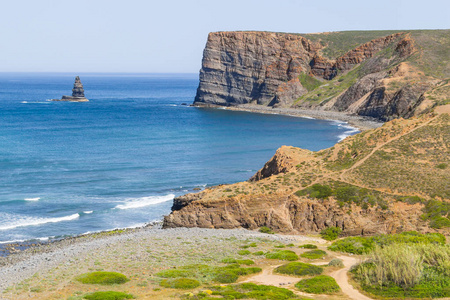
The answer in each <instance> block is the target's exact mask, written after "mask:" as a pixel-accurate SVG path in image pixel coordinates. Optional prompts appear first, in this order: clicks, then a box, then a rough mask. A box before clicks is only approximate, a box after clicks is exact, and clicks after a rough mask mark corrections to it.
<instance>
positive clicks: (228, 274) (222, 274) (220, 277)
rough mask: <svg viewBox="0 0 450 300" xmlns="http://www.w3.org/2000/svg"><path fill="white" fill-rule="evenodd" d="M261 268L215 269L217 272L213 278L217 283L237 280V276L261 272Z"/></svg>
mask: <svg viewBox="0 0 450 300" xmlns="http://www.w3.org/2000/svg"><path fill="white" fill-rule="evenodd" d="M261 271H262V269H261V268H257V267H252V268H240V267H235V268H229V269H226V268H222V269H217V273H216V275H215V276H214V278H213V280H214V281H215V282H219V283H233V282H236V280H238V278H239V276H244V275H249V274H255V273H259V272H261Z"/></svg>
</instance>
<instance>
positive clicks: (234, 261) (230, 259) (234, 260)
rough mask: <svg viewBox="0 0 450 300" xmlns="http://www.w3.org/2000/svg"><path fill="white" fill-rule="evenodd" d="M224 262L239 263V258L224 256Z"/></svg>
mask: <svg viewBox="0 0 450 300" xmlns="http://www.w3.org/2000/svg"><path fill="white" fill-rule="evenodd" d="M222 262H223V263H224V264H235V263H237V260H236V259H234V258H224V259H222Z"/></svg>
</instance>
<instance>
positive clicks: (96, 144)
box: [0, 73, 356, 242]
mask: <svg viewBox="0 0 450 300" xmlns="http://www.w3.org/2000/svg"><path fill="white" fill-rule="evenodd" d="M75 75H80V77H81V81H82V83H83V84H84V89H85V94H86V97H87V98H88V99H90V102H87V103H69V102H52V101H49V99H53V98H61V96H62V95H71V89H72V87H73V82H74V78H75ZM197 86H198V74H51V73H44V74H39V73H35V74H26V73H0V242H11V241H27V240H34V239H40V240H46V239H48V238H51V239H53V238H61V237H66V236H71V235H78V234H83V233H87V232H96V231H102V230H110V229H115V228H127V227H136V226H142V225H144V224H145V223H148V222H150V221H154V220H160V219H162V217H163V216H164V215H166V214H169V213H170V208H171V205H172V200H173V198H174V197H175V196H179V195H182V194H185V193H188V192H193V189H194V188H201V189H203V188H205V187H208V186H213V185H217V184H221V183H234V182H237V181H242V180H247V179H248V178H249V177H250V176H252V175H253V174H254V173H255V172H256V171H257V170H258V169H259V168H261V167H262V166H263V165H264V163H265V162H266V161H267V160H269V159H270V158H271V157H272V155H273V154H274V153H275V150H276V149H277V148H278V147H280V146H281V145H292V146H296V147H302V148H306V149H310V150H320V149H323V148H328V147H331V146H332V145H334V144H335V143H336V142H338V141H339V140H340V139H342V138H343V137H345V136H347V135H349V134H353V133H355V132H356V131H355V130H354V129H352V128H349V127H348V126H346V124H345V123H342V122H337V121H325V120H314V119H306V118H295V117H287V116H280V115H264V114H254V113H246V112H236V111H228V110H223V109H206V108H195V107H190V106H188V105H183V104H184V103H186V104H191V103H192V102H193V99H194V96H195V93H196V89H197Z"/></svg>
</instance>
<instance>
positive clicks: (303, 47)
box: [194, 32, 431, 121]
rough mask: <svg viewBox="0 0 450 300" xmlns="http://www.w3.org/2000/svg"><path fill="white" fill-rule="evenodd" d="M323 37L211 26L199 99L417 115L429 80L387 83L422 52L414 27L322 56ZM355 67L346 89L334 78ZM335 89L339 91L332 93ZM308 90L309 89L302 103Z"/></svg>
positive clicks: (200, 101) (373, 114)
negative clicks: (392, 72) (385, 81)
mask: <svg viewBox="0 0 450 300" xmlns="http://www.w3.org/2000/svg"><path fill="white" fill-rule="evenodd" d="M318 41H320V39H318ZM318 41H314V42H313V41H311V40H309V39H306V38H305V37H302V36H301V35H297V34H287V33H270V32H215V33H210V34H209V36H208V41H207V44H206V47H205V50H204V53H203V61H202V69H201V70H200V83H199V87H198V89H197V95H196V97H195V101H194V105H196V106H211V105H222V106H234V105H241V104H258V105H268V106H272V107H299V108H308V109H310V108H312V109H319V110H321V109H322V110H323V109H330V110H337V111H340V112H345V113H349V114H359V115H362V116H368V117H374V118H377V119H379V120H383V121H384V120H390V119H392V118H397V117H408V116H411V115H414V111H411V110H414V109H415V108H416V107H418V106H419V104H420V103H418V102H420V101H419V99H420V98H421V96H422V95H423V93H424V92H426V91H427V90H428V89H427V88H425V87H426V86H427V87H428V88H430V87H431V86H430V84H428V83H424V84H419V85H420V88H416V87H414V86H413V85H414V84H415V83H416V81H417V80H416V81H414V84H409V87H405V86H406V85H407V84H403V85H402V87H401V89H400V88H399V89H397V90H395V93H392V92H391V88H392V87H390V88H389V93H386V90H387V87H386V86H384V85H383V83H382V81H381V80H382V79H384V78H386V77H388V76H389V72H390V71H389V70H390V69H391V68H392V67H393V66H395V65H398V64H399V63H401V62H402V61H403V60H405V59H406V58H407V57H409V56H411V55H412V54H414V53H415V52H416V51H417V49H416V47H415V42H414V40H413V39H412V38H411V36H410V34H408V33H403V32H399V33H395V34H391V35H388V36H385V37H381V38H376V39H373V40H371V41H369V42H366V43H363V44H361V45H359V46H357V47H356V48H354V49H352V50H350V51H348V52H346V53H344V54H343V55H341V56H340V57H337V58H336V59H333V60H332V59H328V58H325V57H324V56H323V55H322V51H323V49H324V47H325V48H326V47H328V45H327V44H326V43H323V42H322V43H321V42H318ZM356 67H359V69H358V71H357V72H354V73H355V74H353V75H352V76H355V77H356V78H355V79H352V82H351V83H352V85H351V86H350V87H349V86H348V80H345V78H341V79H342V81H343V83H342V84H343V85H345V89H344V90H343V91H342V88H340V87H339V85H340V82H341V81H338V80H333V79H335V78H336V77H338V76H341V75H342V76H345V74H346V73H347V72H349V71H350V70H352V71H353V70H355V69H356ZM300 74H308V75H309V76H310V77H311V81H313V82H314V81H315V82H319V83H320V81H322V85H323V86H324V87H326V86H329V87H328V88H324V89H318V91H317V93H316V94H314V92H315V91H313V90H314V89H315V87H312V86H311V85H310V84H308V82H307V81H308V80H305V75H302V76H299V75H300ZM342 76H341V77H342ZM307 78H308V77H307ZM405 78H408V77H406V76H405ZM327 81H331V83H328V82H327ZM419 81H423V78H422V79H421V80H419ZM425 81H426V80H425ZM422 83H423V82H422ZM330 89H335V90H336V91H338V93H334V95H333V93H330V92H329V90H330ZM311 93H312V94H311ZM421 93H422V94H421ZM329 94H331V95H332V96H331V97H330V96H328V95H329ZM394 94H396V95H394ZM304 95H310V96H308V97H309V98H305V99H306V100H302V101H299V102H296V100H297V99H303V98H304V97H302V96H304ZM300 97H301V98H300ZM321 98H322V99H321ZM308 99H310V100H308ZM322 101H323V103H322ZM397 101H398V103H397ZM325 103H326V104H325ZM324 104H325V105H324Z"/></svg>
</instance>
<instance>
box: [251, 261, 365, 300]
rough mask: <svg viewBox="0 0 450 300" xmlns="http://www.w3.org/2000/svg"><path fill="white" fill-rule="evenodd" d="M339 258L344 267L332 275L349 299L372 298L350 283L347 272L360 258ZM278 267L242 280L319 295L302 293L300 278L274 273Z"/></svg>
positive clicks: (303, 294)
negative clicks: (299, 287) (297, 284)
mask: <svg viewBox="0 0 450 300" xmlns="http://www.w3.org/2000/svg"><path fill="white" fill-rule="evenodd" d="M338 258H340V259H342V261H343V263H344V268H342V269H340V270H337V271H335V272H333V273H331V274H330V276H331V277H333V278H334V279H335V280H336V282H337V283H338V284H339V286H340V287H341V290H342V292H343V293H344V294H345V295H346V296H348V299H353V300H372V298H369V297H367V296H365V295H363V294H361V293H360V292H359V291H358V290H356V289H355V288H354V287H353V286H352V285H351V284H350V283H348V277H347V272H348V271H349V270H350V268H351V267H352V266H353V265H355V264H357V263H358V259H357V258H354V257H349V256H338ZM314 264H323V262H320V263H314ZM276 267H278V266H270V267H268V268H266V269H263V271H262V272H261V273H259V274H256V275H253V276H251V277H249V278H247V279H246V280H244V281H242V282H253V283H257V284H265V285H273V286H277V287H284V288H287V289H290V290H291V291H293V292H295V293H296V294H297V295H302V296H308V297H315V296H317V295H311V294H307V293H301V292H299V291H298V290H296V289H295V288H294V284H295V283H296V282H297V281H299V278H295V277H291V276H288V275H278V274H273V270H274V269H275V268H276Z"/></svg>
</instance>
